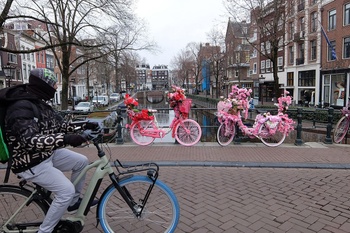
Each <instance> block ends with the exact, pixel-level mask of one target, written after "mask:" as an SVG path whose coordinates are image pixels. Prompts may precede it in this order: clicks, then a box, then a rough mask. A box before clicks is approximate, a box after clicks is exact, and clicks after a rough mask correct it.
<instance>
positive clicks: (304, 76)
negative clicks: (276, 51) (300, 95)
mask: <svg viewBox="0 0 350 233" xmlns="http://www.w3.org/2000/svg"><path fill="white" fill-rule="evenodd" d="M315 76H316V73H315V70H309V71H301V72H299V80H298V85H299V86H301V87H310V86H315Z"/></svg>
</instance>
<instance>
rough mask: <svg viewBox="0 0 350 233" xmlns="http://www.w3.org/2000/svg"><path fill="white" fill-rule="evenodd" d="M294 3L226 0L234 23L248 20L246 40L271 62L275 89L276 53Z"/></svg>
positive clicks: (277, 85)
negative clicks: (249, 24) (256, 36)
mask: <svg viewBox="0 0 350 233" xmlns="http://www.w3.org/2000/svg"><path fill="white" fill-rule="evenodd" d="M294 4H295V0H289V1H286V0H270V1H266V0H230V1H228V3H227V5H226V7H227V10H228V11H229V13H230V15H231V16H232V18H233V19H234V20H235V21H236V22H242V21H247V22H250V23H251V30H252V31H251V32H252V34H250V35H249V34H247V37H246V40H247V42H248V43H249V44H250V45H251V46H252V47H253V49H255V50H256V51H257V52H258V53H259V54H260V56H261V57H262V58H263V59H268V60H270V61H271V63H272V69H273V78H274V90H275V91H278V90H279V77H278V56H281V54H280V53H281V52H280V50H282V49H283V48H284V47H285V46H286V45H287V44H286V43H285V40H284V33H285V25H286V21H287V20H288V17H289V15H290V14H291V13H292V10H291V9H292V8H293V6H294ZM252 35H258V38H257V40H255V41H252V40H251V38H252ZM275 95H279V93H275ZM275 99H277V98H275Z"/></svg>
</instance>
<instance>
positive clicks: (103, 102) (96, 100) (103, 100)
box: [92, 95, 109, 106]
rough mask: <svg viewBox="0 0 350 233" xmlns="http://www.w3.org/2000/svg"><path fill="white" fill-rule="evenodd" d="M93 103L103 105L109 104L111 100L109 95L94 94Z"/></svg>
mask: <svg viewBox="0 0 350 233" xmlns="http://www.w3.org/2000/svg"><path fill="white" fill-rule="evenodd" d="M92 103H93V104H95V105H97V106H98V105H102V106H108V104H109V101H108V96H102V95H99V96H94V98H92Z"/></svg>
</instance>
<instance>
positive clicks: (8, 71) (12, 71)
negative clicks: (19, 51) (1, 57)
mask: <svg viewBox="0 0 350 233" xmlns="http://www.w3.org/2000/svg"><path fill="white" fill-rule="evenodd" d="M15 69H16V67H14V66H11V65H6V66H3V67H2V70H3V71H4V73H5V76H6V79H7V84H6V85H7V87H9V86H11V79H12V77H13V76H14V74H15Z"/></svg>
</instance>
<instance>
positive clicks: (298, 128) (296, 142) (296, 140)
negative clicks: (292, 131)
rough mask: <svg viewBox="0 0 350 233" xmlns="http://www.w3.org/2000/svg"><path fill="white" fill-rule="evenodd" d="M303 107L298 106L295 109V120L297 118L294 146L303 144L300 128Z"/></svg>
mask: <svg viewBox="0 0 350 233" xmlns="http://www.w3.org/2000/svg"><path fill="white" fill-rule="evenodd" d="M302 112H303V109H302V108H298V111H297V120H298V125H297V138H296V139H295V142H294V144H295V145H296V146H301V145H303V143H304V142H303V140H302V139H301V130H302V117H303V114H302Z"/></svg>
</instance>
